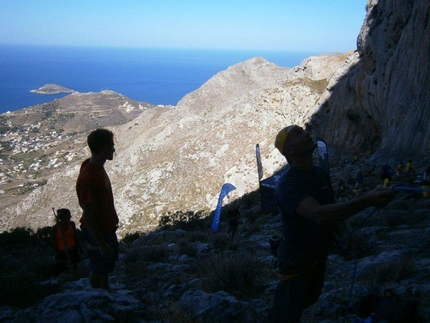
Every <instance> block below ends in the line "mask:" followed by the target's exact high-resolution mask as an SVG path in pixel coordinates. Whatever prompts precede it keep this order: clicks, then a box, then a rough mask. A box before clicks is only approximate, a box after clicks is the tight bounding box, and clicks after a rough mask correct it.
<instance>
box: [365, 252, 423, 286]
mask: <svg viewBox="0 0 430 323" xmlns="http://www.w3.org/2000/svg"><path fill="white" fill-rule="evenodd" d="M416 271H417V266H416V264H415V262H414V261H413V259H411V258H410V257H402V258H400V259H398V260H396V261H394V262H389V263H380V264H377V265H375V266H374V268H373V272H372V274H369V275H368V276H367V277H366V278H365V280H367V281H368V282H369V284H374V285H377V284H379V285H381V284H384V283H389V282H398V281H401V280H402V279H405V278H408V277H410V276H411V275H412V274H414V273H415V272H416Z"/></svg>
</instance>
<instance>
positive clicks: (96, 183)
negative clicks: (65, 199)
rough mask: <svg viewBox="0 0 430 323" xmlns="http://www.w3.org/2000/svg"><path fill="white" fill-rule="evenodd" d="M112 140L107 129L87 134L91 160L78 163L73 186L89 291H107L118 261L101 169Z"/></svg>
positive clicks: (106, 182)
mask: <svg viewBox="0 0 430 323" xmlns="http://www.w3.org/2000/svg"><path fill="white" fill-rule="evenodd" d="M113 137H114V135H113V133H112V132H111V131H110V130H107V129H97V130H94V131H93V132H91V133H90V134H89V136H88V138H87V143H88V146H89V148H90V150H91V157H90V158H89V159H87V160H85V161H84V162H83V163H82V165H81V169H80V171H79V177H78V180H77V182H76V193H77V195H78V200H79V205H80V206H81V208H82V210H83V214H82V217H81V219H80V222H81V229H82V233H83V235H84V237H85V240H86V242H87V252H88V258H89V260H90V268H91V272H90V284H91V287H92V288H103V289H106V290H108V291H110V288H109V280H108V275H109V273H110V272H112V271H113V269H114V268H115V262H116V260H118V240H117V236H116V229H117V226H118V222H119V221H118V216H117V214H116V211H115V205H114V200H113V194H112V187H111V184H110V180H109V177H108V175H107V173H106V171H105V169H104V167H103V166H104V164H105V162H106V160H112V159H113V153H114V152H115V148H114V145H115V144H114V140H113Z"/></svg>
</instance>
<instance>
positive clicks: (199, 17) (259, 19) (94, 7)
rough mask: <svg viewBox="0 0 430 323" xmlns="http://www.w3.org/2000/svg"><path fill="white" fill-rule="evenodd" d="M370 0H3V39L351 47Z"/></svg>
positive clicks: (20, 41) (290, 48)
mask: <svg viewBox="0 0 430 323" xmlns="http://www.w3.org/2000/svg"><path fill="white" fill-rule="evenodd" d="M366 2H367V1H366V0H328V1H323V0H305V1H299V0H205V1H203V0H183V1H179V0H122V1H120V0H116V1H111V0H69V1H66V0H43V1H35V0H0V44H36V45H72V46H107V47H147V48H192V49H233V50H282V51H313V52H315V51H317V52H345V51H347V50H351V49H355V48H356V39H357V36H358V33H359V31H360V28H361V25H362V23H363V20H364V17H365V14H366V12H365V5H366Z"/></svg>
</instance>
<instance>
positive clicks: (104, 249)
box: [99, 243, 112, 258]
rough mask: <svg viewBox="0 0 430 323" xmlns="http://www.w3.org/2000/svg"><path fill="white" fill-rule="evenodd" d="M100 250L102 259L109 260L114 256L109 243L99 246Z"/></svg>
mask: <svg viewBox="0 0 430 323" xmlns="http://www.w3.org/2000/svg"><path fill="white" fill-rule="evenodd" d="M99 250H100V255H101V256H102V258H109V257H110V256H112V250H111V249H110V246H109V245H108V244H107V243H104V244H101V245H99Z"/></svg>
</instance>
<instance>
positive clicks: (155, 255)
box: [124, 245, 168, 263]
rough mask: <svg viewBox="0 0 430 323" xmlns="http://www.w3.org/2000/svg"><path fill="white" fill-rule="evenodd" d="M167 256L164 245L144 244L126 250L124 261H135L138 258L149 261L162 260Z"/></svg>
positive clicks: (138, 259)
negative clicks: (143, 245)
mask: <svg viewBox="0 0 430 323" xmlns="http://www.w3.org/2000/svg"><path fill="white" fill-rule="evenodd" d="M167 256H168V250H167V247H166V246H165V245H157V246H149V247H147V246H145V247H140V248H134V249H130V250H128V251H127V253H126V256H125V260H124V262H125V263H135V262H138V261H140V260H143V261H149V262H163V261H164V260H166V258H167Z"/></svg>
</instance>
